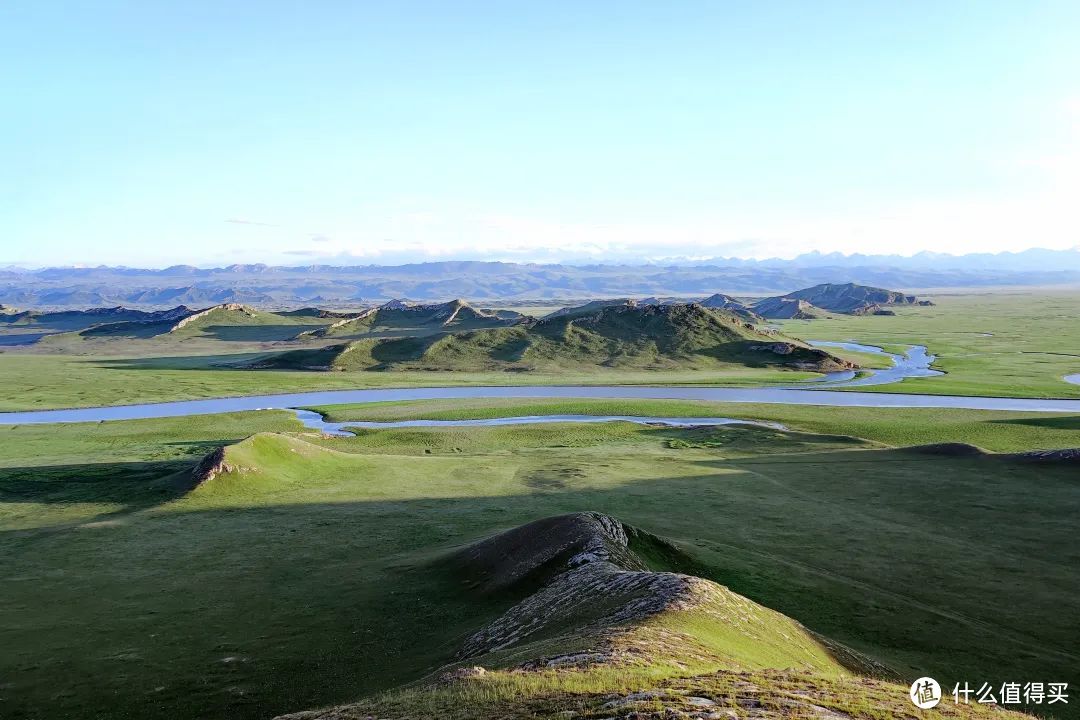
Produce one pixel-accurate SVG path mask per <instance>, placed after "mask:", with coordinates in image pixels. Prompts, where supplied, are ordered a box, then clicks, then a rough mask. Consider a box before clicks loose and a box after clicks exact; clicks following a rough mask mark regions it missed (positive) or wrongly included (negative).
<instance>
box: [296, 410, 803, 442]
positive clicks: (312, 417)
mask: <svg viewBox="0 0 1080 720" xmlns="http://www.w3.org/2000/svg"><path fill="white" fill-rule="evenodd" d="M294 412H295V413H296V417H297V418H299V420H300V422H302V423H303V424H304V426H305V427H308V428H311V429H312V430H319V431H321V432H323V433H326V434H327V435H340V436H349V435H352V434H353V433H351V432H349V431H348V428H364V429H386V428H417V427H423V428H439V427H497V426H500V425H536V424H545V423H569V422H572V423H604V422H631V423H638V424H640V425H666V426H669V427H695V426H701V425H713V426H715V425H754V426H756V427H767V428H772V429H774V430H787V428H786V427H785V426H783V425H781V424H780V423H774V422H766V421H757V420H739V419H737V418H725V417H649V416H640V415H518V416H514V417H501V418H477V419H473V420H388V421H385V422H378V421H370V420H346V421H344V422H330V421H329V420H327V419H326V418H324V417H323V416H322V415H320V414H319V413H317V412H315V411H313V410H294Z"/></svg>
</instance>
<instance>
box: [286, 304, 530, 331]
mask: <svg viewBox="0 0 1080 720" xmlns="http://www.w3.org/2000/svg"><path fill="white" fill-rule="evenodd" d="M520 317H522V316H521V315H520V314H518V313H514V312H512V311H511V312H507V311H502V312H495V311H491V310H480V309H478V308H474V307H473V306H472V305H470V304H469V303H467V302H465V301H464V300H461V299H457V300H451V301H449V302H445V303H432V304H422V303H410V302H407V301H404V300H392V301H390V302H388V303H385V304H383V305H380V306H378V307H376V308H371V309H369V310H365V311H363V312H361V313H357V314H354V315H352V316H350V317H345V318H343V319H341V320H339V321H338V322H335V323H332V324H330V325H327V326H326V327H323V328H318V329H315V330H311V331H309V332H305V333H303V335H301V336H299V337H298V339H305V338H308V339H310V338H333V337H341V338H347V337H360V336H365V335H380V334H397V335H400V334H405V333H408V334H410V335H416V334H430V333H435V332H449V331H461V330H473V329H478V328H486V327H499V326H503V325H508V324H510V323H512V322H514V321H515V320H517V319H518V318H520Z"/></svg>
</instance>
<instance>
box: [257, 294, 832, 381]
mask: <svg viewBox="0 0 1080 720" xmlns="http://www.w3.org/2000/svg"><path fill="white" fill-rule="evenodd" d="M724 364H740V365H749V366H756V367H764V366H777V367H790V368H799V369H803V370H815V371H823V370H833V369H838V368H841V367H849V366H850V364H849V363H846V362H845V361H842V360H839V359H838V358H835V357H834V356H832V355H829V354H828V353H826V352H823V351H821V350H817V349H813V348H810V347H808V346H806V345H805V344H803V343H801V342H799V341H796V340H792V339H791V338H786V337H784V336H780V335H776V334H774V333H769V332H766V331H761V330H758V329H756V328H755V327H754V326H752V325H750V324H748V323H745V322H743V321H742V320H740V319H739V318H736V317H734V316H733V315H730V314H728V313H725V312H723V311H716V310H710V309H707V308H703V307H701V306H700V305H695V304H689V305H684V304H678V305H647V306H638V305H633V304H619V305H603V306H600V307H599V308H598V309H592V308H589V309H582V310H581V311H580V312H575V313H564V314H556V315H553V316H549V317H547V318H544V319H542V320H538V321H527V322H518V323H515V324H513V325H511V326H508V327H500V328H494V329H487V330H477V331H470V332H463V333H455V334H449V333H443V334H439V335H432V336H427V337H404V338H395V339H367V340H360V341H355V342H351V343H347V344H343V345H337V346H333V347H331V348H320V349H315V350H297V351H289V352H286V353H281V354H277V355H274V356H269V357H265V358H261V359H259V360H257V361H256V362H255V363H254V364H253V366H255V367H260V368H290V369H294V368H314V367H321V368H323V369H332V370H408V369H438V370H477V369H481V370H499V369H502V370H512V371H529V370H534V369H550V368H558V367H581V366H599V367H607V368H645V369H670V368H677V367H683V368H709V367H716V366H718V365H724Z"/></svg>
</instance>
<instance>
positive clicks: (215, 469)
mask: <svg viewBox="0 0 1080 720" xmlns="http://www.w3.org/2000/svg"><path fill="white" fill-rule="evenodd" d="M235 469H236V468H234V467H233V466H232V465H229V463H227V462H226V461H225V448H224V447H219V448H217V449H215V450H213V451H212V452H210V453H208V454H207V455H206V457H204V458H203V459H202V460H201V461H200V462H199V464H198V465H196V466H195V467H194V469H192V471H191V479H192V482H193V483H194V485H195V486H198V485H202V484H203V483H204V482H207V481H209V480H213V479H214V478H216V477H217V476H218V475H221V474H224V473H227V472H232V471H233V470H235Z"/></svg>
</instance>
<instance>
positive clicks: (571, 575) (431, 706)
mask: <svg viewBox="0 0 1080 720" xmlns="http://www.w3.org/2000/svg"><path fill="white" fill-rule="evenodd" d="M439 562H440V563H441V564H446V565H448V566H450V568H451V569H452V571H453V572H454V575H455V577H457V578H459V579H460V581H461V583H462V584H464V585H466V586H467V587H469V588H470V590H471V592H473V593H475V594H477V595H478V596H484V595H491V594H506V593H517V594H520V595H523V596H524V597H523V599H521V600H520V601H519V602H518V603H517V604H515V605H514V606H513V607H511V608H509V609H508V610H507V611H505V612H504V613H502V614H501V615H499V616H498V617H496V618H494V619H493V620H491V621H489V622H488V623H487V624H485V625H484V626H482V627H480V628H479V629H477V630H476V631H475V632H474V633H472V634H471V635H469V636H468V637H467V638H465V640H464V641H463V642H462V644H461V646H460V648H459V649H458V651H457V652H456V654H455V658H454V661H453V662H451V663H449V664H447V665H445V666H443V667H442V668H440V669H439V670H437V671H436V672H434V673H432V674H431V675H430V676H429V678H428V680H427V681H426V682H423V683H421V684H420V686H419V687H414V688H411V689H407V690H404V691H398V692H391V693H388V694H386V695H383V696H381V697H378V698H375V699H373V700H370V701H364V702H361V703H358V704H356V705H353V706H346V707H342V708H336V709H332V710H328V711H323V712H312V713H302V714H300V715H298V716H292V717H294V718H299V717H303V718H342V717H356V718H367V717H373V716H374V717H408V718H416V717H440V718H443V717H446V718H451V717H454V718H490V717H506V718H512V717H538V716H539V717H553V716H559V717H565V718H568V719H569V718H577V717H588V716H591V715H592V712H594V711H598V710H599V711H602V710H605V709H608V710H610V709H617V710H618V711H619V714H621V715H622V714H627V713H628V712H638V713H639V714H638V717H641V715H640V713H641V712H642V711H645V712H648V711H650V710H652V711H659V712H666V711H667V710H669V709H679V710H684V709H685V710H689V711H697V713H698V714H697V715H691V717H695V716H696V717H713V715H709V714H707V713H714V712H716V711H718V710H719V708H722V707H725V706H730V707H732V708H733V709H734V708H738V707H739V705H738V704H737V703H735V702H733V701H732V700H731V698H729V697H723V696H720V695H717V699H716V700H714V699H712V698H706V697H703V696H701V695H699V694H695V695H694V696H693V698H692V699H690V698H686V697H679V694H678V693H675V692H671V693H666V694H669V695H670V697H665V694H662V693H659V692H657V691H656V690H654V689H653V688H655V687H656V686H658V685H660V684H661V683H663V682H665V681H669V680H671V679H673V678H684V677H686V676H687V675H700V674H705V673H716V672H717V671H722V672H724V673H725V674H729V675H734V674H735V673H737V672H760V671H764V670H773V671H783V673H784V675H785V676H791V677H795V678H798V677H800V676H802V675H805V674H809V675H811V676H814V677H817V678H818V679H820V680H822V681H831V680H835V679H839V678H850V677H852V674H853V672H854V673H863V674H869V675H882V674H887V672H888V671H887V670H886V669H885V668H883V667H881V666H878V665H876V664H874V663H873V662H872V661H870V660H869V659H867V658H864V657H862V656H861V655H859V654H858V653H855V652H853V651H850V650H848V649H847V648H843V647H840V646H837V645H832V644H830V643H828V641H826V640H824V639H823V638H820V637H819V636H815V635H814V634H813V633H811V632H809V631H808V630H807V629H806V628H804V627H803V626H801V625H800V624H799V623H797V622H795V621H793V620H791V619H790V618H787V617H784V616H783V615H781V614H779V613H777V612H774V611H771V610H768V609H767V608H764V607H762V606H760V605H758V604H757V603H754V602H752V601H750V600H748V599H746V598H744V597H741V596H739V595H737V594H735V593H733V592H731V591H730V590H729V589H727V588H725V587H723V586H721V585H718V584H717V583H714V582H711V581H709V580H705V579H702V578H699V577H695V576H694V575H690V574H685V573H680V572H672V571H671V570H670V569H669V568H667V567H665V566H668V565H671V564H672V563H674V564H687V563H689V562H690V561H689V559H688V558H685V557H684V556H683V555H682V554H681V552H680V550H679V548H678V547H677V546H676V545H674V544H673V543H671V542H669V541H667V540H664V539H663V538H660V537H658V536H656V535H653V534H651V533H648V532H645V531H642V530H640V529H638V528H635V527H633V526H630V525H626V524H624V523H622V522H620V521H619V520H618V519H616V518H613V517H610V516H607V515H603V514H601V513H596V512H578V513H572V514H568V515H560V516H555V517H549V518H544V519H541V520H537V521H534V522H531V523H527V524H525V525H522V526H520V527H517V528H514V529H511V530H508V531H505V532H502V533H499V534H497V535H494V536H493V537H490V538H487V539H485V540H481V541H479V542H476V543H474V544H472V545H469V546H468V547H466V548H463V549H461V550H459V551H456V552H454V553H453V554H451V555H450V556H449V557H447V558H445V559H442V560H440V561H439ZM658 566H659V567H658ZM493 670H494V671H495V672H492V671H493ZM448 686H449V687H448ZM575 686H576V687H575ZM448 689H449V690H450V692H447V690H448ZM508 691H509V692H508ZM568 691H569V692H568ZM620 691H621V692H620ZM896 692H897V694H898V695H899V694H901V693H902V689H900V688H897V690H896ZM710 694H713V693H710ZM470 695H471V696H472V697H469V696H470ZM466 698H468V699H466ZM777 699H778V698H777V697H775V696H774V690H773V688H772V687H771V684H770V686H768V687H765V688H762V689H761V690H760V698H759V702H767V703H772V702H774V701H775V700H777ZM695 701H696V702H695ZM811 705H812V704H811V703H807V708H809V707H810V706H811ZM648 716H649V715H645V717H648Z"/></svg>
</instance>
